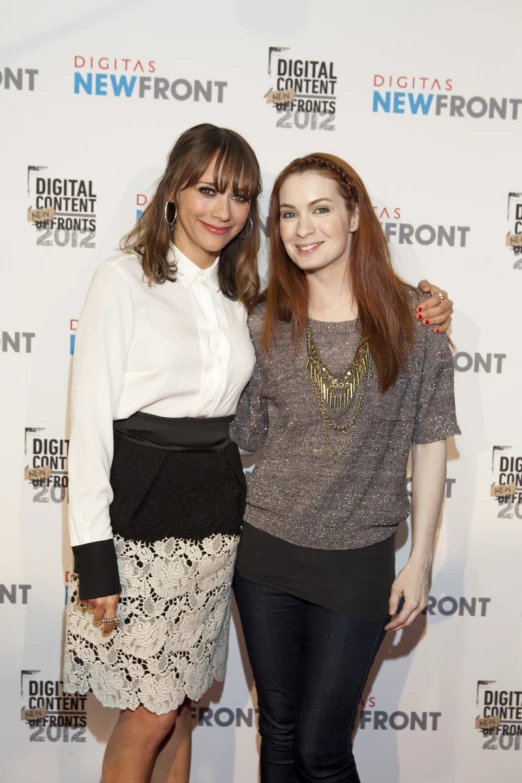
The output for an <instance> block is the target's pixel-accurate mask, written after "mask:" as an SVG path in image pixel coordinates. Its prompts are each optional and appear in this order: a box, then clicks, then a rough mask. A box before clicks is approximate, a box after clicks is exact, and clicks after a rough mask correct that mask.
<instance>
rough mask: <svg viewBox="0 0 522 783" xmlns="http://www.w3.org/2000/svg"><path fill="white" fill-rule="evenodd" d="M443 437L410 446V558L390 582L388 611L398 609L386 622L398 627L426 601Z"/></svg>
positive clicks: (391, 628)
mask: <svg viewBox="0 0 522 783" xmlns="http://www.w3.org/2000/svg"><path fill="white" fill-rule="evenodd" d="M446 443H447V442H446V440H438V441H435V442H434V443H420V444H418V445H414V446H413V476H412V503H411V519H412V548H411V553H410V558H409V560H408V562H407V564H406V565H405V567H404V568H403V569H402V571H401V572H400V574H399V575H398V577H397V578H396V580H395V582H394V583H393V586H392V591H391V595H390V614H391V615H392V617H393V615H395V613H396V612H397V608H398V606H399V601H400V599H401V596H404V603H403V606H402V609H401V611H400V612H399V614H398V615H397V616H396V617H393V619H392V620H391V622H389V623H388V625H387V626H386V630H387V631H398V630H399V629H400V628H405V627H406V626H408V625H411V624H412V623H413V622H414V620H415V619H416V618H417V617H418V616H419V614H420V613H421V612H423V611H424V609H425V608H426V606H427V605H428V591H429V586H430V573H431V566H432V563H433V552H434V545H435V533H436V531H437V523H438V521H439V515H440V510H441V507H442V501H443V499H444V488H445V486H446Z"/></svg>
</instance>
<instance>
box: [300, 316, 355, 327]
mask: <svg viewBox="0 0 522 783" xmlns="http://www.w3.org/2000/svg"><path fill="white" fill-rule="evenodd" d="M308 320H309V321H310V323H311V324H312V326H316V325H317V326H350V325H351V324H358V323H359V319H358V318H350V319H348V320H346V321H319V320H318V319H317V318H310V317H308Z"/></svg>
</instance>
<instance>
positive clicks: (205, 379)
mask: <svg viewBox="0 0 522 783" xmlns="http://www.w3.org/2000/svg"><path fill="white" fill-rule="evenodd" d="M260 190H261V178H260V172H259V165H258V162H257V159H256V157H255V155H254V153H253V151H252V149H251V148H250V146H249V145H248V144H247V142H246V141H245V140H244V139H243V138H242V137H241V136H239V135H238V134H237V133H234V132H233V131H230V130H226V129H223V128H217V127H215V126H213V125H199V126H197V127H194V128H191V129H190V130H188V131H186V132H185V133H183V134H182V135H181V136H180V138H179V139H178V141H177V142H176V144H175V145H174V148H173V150H172V152H171V153H170V156H169V160H168V164H167V168H166V170H165V172H164V174H163V176H162V178H161V181H160V183H159V185H158V187H157V190H156V193H155V196H154V197H153V199H152V201H151V203H150V204H149V206H148V207H147V209H146V210H145V211H144V213H143V215H142V216H141V218H140V220H139V222H138V223H137V225H136V227H135V228H134V229H133V230H132V231H131V232H130V233H129V234H128V235H127V236H126V237H125V238H124V239H123V241H122V245H121V248H122V250H123V251H124V252H123V254H120V255H119V256H117V257H116V258H113V259H111V260H109V261H107V262H105V263H103V264H101V266H100V267H99V268H98V270H97V271H96V273H95V275H94V278H93V281H92V284H91V287H90V289H89V293H88V295H87V300H86V302H85V306H84V309H83V312H82V314H81V318H80V323H79V329H78V336H77V339H76V349H75V357H74V375H73V392H72V431H71V447H70V455H69V470H70V481H71V486H70V533H71V542H72V546H73V551H74V556H75V569H74V570H75V579H76V590H75V591H74V593H73V595H72V596H71V600H70V602H69V607H68V623H67V644H66V653H65V671H64V689H65V690H66V691H67V692H69V693H86V692H87V691H89V690H91V691H93V693H94V694H95V696H96V697H97V698H98V699H99V700H100V701H101V703H102V704H104V705H105V706H109V707H118V708H119V709H120V710H121V713H120V718H119V721H118V723H117V725H116V727H115V729H114V731H113V733H112V735H111V738H110V740H109V743H108V745H107V749H106V753H105V758H104V763H103V778H102V780H103V782H104V783H145V781H149V780H150V776H151V774H152V769H153V766H154V763H155V759H156V756H157V753H158V749H159V747H160V744H161V742H162V741H163V740H164V738H165V737H166V736H167V734H168V733H169V732H170V731H171V729H172V727H173V726H174V723H175V721H176V713H177V711H178V708H180V706H181V705H183V703H184V702H185V700H186V699H199V698H200V697H201V696H202V695H203V694H204V693H205V691H206V690H207V689H208V688H209V687H210V685H211V684H212V682H213V681H214V679H218V680H220V679H223V677H224V674H225V666H226V659H227V652H228V634H229V621H230V605H231V581H232V575H233V568H234V560H235V554H236V549H237V544H238V538H239V532H240V525H241V522H242V516H243V511H244V502H245V479H244V476H243V471H242V466H241V460H240V457H239V453H238V449H237V447H236V446H235V444H233V443H231V441H230V439H229V423H230V421H231V419H232V417H233V415H234V413H235V409H236V404H237V401H238V399H239V396H240V394H241V391H242V390H243V388H244V386H245V384H246V383H247V381H248V380H249V378H250V375H251V373H252V369H253V367H254V360H255V357H254V351H253V348H252V344H251V342H250V338H249V333H248V327H247V311H248V310H250V309H251V307H252V303H253V300H254V297H255V296H256V295H257V293H258V289H259V278H258V273H257V253H258V249H259V216H258V208H257V197H258V194H259V192H260ZM181 720H182V721H184V727H183V730H182V737H183V743H184V747H183V749H182V750H181V752H178V754H177V757H176V759H175V761H174V766H173V769H172V772H171V776H170V777H169V781H176V783H183V782H184V781H188V778H189V766H190V728H191V726H190V711H189V710H188V709H186V710H185V711H184V713H183V718H182V719H181Z"/></svg>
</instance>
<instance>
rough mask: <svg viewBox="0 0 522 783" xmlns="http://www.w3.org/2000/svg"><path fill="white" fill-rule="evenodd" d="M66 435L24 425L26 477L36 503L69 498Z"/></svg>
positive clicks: (53, 501) (57, 501)
mask: <svg viewBox="0 0 522 783" xmlns="http://www.w3.org/2000/svg"><path fill="white" fill-rule="evenodd" d="M68 454H69V441H68V439H67V438H50V437H49V436H48V435H47V434H46V430H45V427H26V428H25V457H26V460H27V464H26V467H25V470H24V479H25V481H27V482H28V484H29V486H30V487H31V491H32V493H33V503H49V501H50V502H51V503H63V502H68V500H69V468H68V464H67V458H68Z"/></svg>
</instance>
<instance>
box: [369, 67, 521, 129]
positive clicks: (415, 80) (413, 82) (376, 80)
mask: <svg viewBox="0 0 522 783" xmlns="http://www.w3.org/2000/svg"><path fill="white" fill-rule="evenodd" d="M373 88H374V89H373V94H372V111H374V112H376V113H385V114H411V115H414V116H415V115H416V116H418V117H422V116H427V115H429V116H431V117H452V118H455V119H463V118H464V117H468V118H471V119H475V120H480V119H490V120H520V119H522V110H521V109H520V106H521V104H522V98H509V97H504V96H503V97H501V98H500V97H495V98H492V97H489V96H488V97H484V96H481V95H473V94H472V95H457V94H455V88H454V85H453V79H448V78H439V77H433V76H411V75H409V76H394V75H392V76H390V75H384V74H380V73H376V74H374V76H373Z"/></svg>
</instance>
